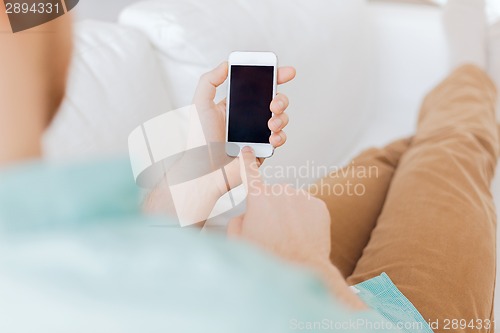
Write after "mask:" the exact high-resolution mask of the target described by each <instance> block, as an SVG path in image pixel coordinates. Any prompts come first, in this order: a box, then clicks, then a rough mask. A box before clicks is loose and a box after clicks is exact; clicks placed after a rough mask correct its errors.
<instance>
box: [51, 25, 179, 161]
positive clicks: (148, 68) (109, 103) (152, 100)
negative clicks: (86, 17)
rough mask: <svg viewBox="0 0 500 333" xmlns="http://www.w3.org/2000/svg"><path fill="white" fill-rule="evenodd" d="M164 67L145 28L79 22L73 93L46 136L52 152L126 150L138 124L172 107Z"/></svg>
mask: <svg viewBox="0 0 500 333" xmlns="http://www.w3.org/2000/svg"><path fill="white" fill-rule="evenodd" d="M159 68H160V67H159V63H158V59H157V58H156V54H155V52H153V49H152V47H151V44H150V43H149V41H148V40H147V38H145V36H144V35H143V34H141V33H140V32H138V31H136V30H134V29H131V28H128V27H121V26H119V25H116V24H108V23H99V22H94V21H85V22H82V23H78V24H76V26H75V50H74V57H73V63H72V66H71V71H70V77H69V83H68V88H67V94H66V98H65V100H64V102H63V104H62V107H61V110H60V112H59V114H58V116H57V117H56V119H55V121H54V123H53V126H52V127H51V129H50V130H49V132H48V133H47V135H46V140H45V151H46V156H47V157H49V158H51V159H74V158H84V157H98V156H108V155H110V154H111V155H119V154H126V153H127V151H128V150H127V139H128V135H129V134H130V132H131V131H132V130H133V129H134V128H135V127H137V126H138V125H140V124H142V123H143V122H144V121H146V120H149V119H151V118H153V117H154V116H157V115H159V114H162V113H164V112H167V111H170V110H172V105H171V103H170V100H169V97H168V94H167V92H168V90H167V88H166V85H165V80H164V77H163V74H162V71H161V70H160V69H159Z"/></svg>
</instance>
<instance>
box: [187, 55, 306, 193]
mask: <svg viewBox="0 0 500 333" xmlns="http://www.w3.org/2000/svg"><path fill="white" fill-rule="evenodd" d="M228 71H229V65H228V63H227V62H223V63H222V64H220V65H219V66H218V67H217V68H215V69H213V70H212V71H210V72H208V73H205V74H204V75H202V77H201V78H200V81H199V83H198V87H197V89H196V93H195V96H194V104H195V105H196V108H197V110H198V114H199V116H200V120H201V123H202V127H203V131H204V134H205V137H206V140H207V142H212V143H214V142H215V143H224V142H225V141H226V111H227V98H225V99H223V100H222V101H220V102H215V101H214V99H215V96H216V93H217V88H219V87H220V86H221V85H222V84H223V83H224V82H225V81H226V80H227V78H228ZM295 74H296V72H295V69H294V68H293V67H280V68H279V69H278V70H277V83H278V85H282V84H285V83H288V82H290V81H292V80H293V79H294V78H295ZM288 105H289V101H288V97H287V96H285V95H284V94H281V93H278V94H277V95H276V96H275V97H274V99H273V100H272V102H271V103H270V105H269V111H270V112H271V113H272V115H273V116H272V117H271V118H270V119H269V122H268V127H269V131H270V133H272V134H271V136H270V137H269V142H270V144H271V145H272V146H273V147H274V148H278V147H281V146H282V145H284V144H285V142H286V140H287V136H286V134H285V132H284V129H285V127H286V126H287V125H288V121H289V119H288V115H287V114H286V112H285V111H286V109H287V108H288ZM263 161H264V159H258V165H261V164H262V163H263ZM225 171H226V175H227V178H228V179H227V180H228V183H229V186H227V184H218V186H217V188H218V194H217V195H219V196H220V195H223V194H224V193H226V192H227V190H228V187H229V188H231V189H232V188H234V187H236V186H238V185H239V184H241V178H240V169H239V164H238V159H235V160H234V161H233V163H230V164H229V165H228V166H227V167H226V168H225Z"/></svg>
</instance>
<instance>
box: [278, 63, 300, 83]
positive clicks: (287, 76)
mask: <svg viewBox="0 0 500 333" xmlns="http://www.w3.org/2000/svg"><path fill="white" fill-rule="evenodd" d="M296 74H297V71H296V70H295V68H293V67H280V68H278V84H285V83H287V82H290V81H292V80H293V79H294V78H295V75H296Z"/></svg>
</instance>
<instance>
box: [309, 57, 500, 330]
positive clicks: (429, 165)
mask: <svg viewBox="0 0 500 333" xmlns="http://www.w3.org/2000/svg"><path fill="white" fill-rule="evenodd" d="M495 105H496V90H495V86H494V84H493V82H492V81H491V80H490V79H489V77H488V76H487V75H486V74H485V73H484V72H483V71H482V70H480V69H479V68H477V67H474V66H472V65H466V66H463V67H461V68H459V69H457V70H456V71H455V72H453V73H452V74H451V75H450V76H449V77H448V78H447V79H446V80H445V81H444V82H443V83H442V84H440V85H439V86H438V87H437V88H436V89H434V90H433V91H432V92H431V93H430V94H429V95H428V96H427V97H426V99H425V101H424V103H423V105H422V109H421V112H420V116H419V120H418V127H417V131H416V134H415V136H414V137H412V138H409V139H403V140H399V141H396V142H393V143H391V144H389V145H388V146H386V147H385V148H382V149H370V150H367V151H365V152H363V153H362V154H361V155H359V156H358V157H356V158H355V159H354V160H353V163H351V164H350V165H349V166H348V167H347V168H355V172H336V173H335V174H331V175H329V176H328V177H326V178H324V179H322V180H321V181H319V182H318V184H317V185H318V188H319V189H320V190H319V191H318V193H317V196H318V197H319V198H321V199H322V200H324V201H325V202H326V204H327V206H328V209H329V211H330V214H331V218H332V228H331V239H332V251H331V260H332V262H333V263H334V264H335V265H336V266H337V267H338V268H339V269H340V271H341V272H342V274H343V275H344V277H345V278H346V279H347V281H348V283H350V284H356V283H359V282H362V281H364V280H367V279H370V278H372V277H374V276H377V275H379V274H381V273H382V272H386V273H387V274H388V275H389V277H390V278H391V279H392V280H393V282H394V283H395V284H396V285H397V287H398V288H399V290H401V291H402V292H403V294H404V295H405V296H406V297H407V298H408V299H409V300H410V301H411V302H412V303H413V304H414V305H415V307H416V308H417V309H418V310H419V311H420V312H421V314H422V315H423V317H424V318H425V319H426V320H429V321H431V322H434V323H435V322H438V326H437V327H436V326H435V327H434V328H435V331H436V332H488V331H493V327H492V326H493V325H490V326H491V327H490V328H488V325H487V322H488V320H492V319H493V298H494V288H495V269H496V267H495V264H496V212H495V207H494V203H493V198H492V194H491V192H490V185H491V181H492V178H493V175H494V170H495V167H496V163H497V158H498V155H499V134H498V128H497V122H496V118H495ZM363 168H364V169H365V170H364V171H363ZM344 171H345V170H344ZM348 184H351V185H350V186H355V185H357V187H356V189H357V191H356V192H357V194H352V193H351V195H345V194H344V195H335V194H332V191H329V190H328V189H331V188H333V187H335V186H347V185H348ZM453 320H455V323H456V321H457V320H458V321H460V325H459V326H458V327H457V326H456V325H455V326H453V328H452V321H453ZM471 320H473V321H474V323H475V326H474V328H472V326H468V327H463V323H464V322H467V324H470V321H471ZM480 321H482V322H483V323H480ZM447 323H448V324H447ZM447 328H448V329H447Z"/></svg>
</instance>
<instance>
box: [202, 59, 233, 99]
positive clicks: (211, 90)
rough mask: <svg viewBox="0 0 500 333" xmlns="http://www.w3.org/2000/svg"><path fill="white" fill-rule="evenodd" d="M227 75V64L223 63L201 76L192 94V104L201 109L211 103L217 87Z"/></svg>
mask: <svg viewBox="0 0 500 333" xmlns="http://www.w3.org/2000/svg"><path fill="white" fill-rule="evenodd" d="M227 75H228V64H227V62H223V63H222V64H220V65H219V66H217V68H215V69H213V70H211V71H210V72H208V73H205V74H203V75H202V76H201V78H200V81H199V82H198V87H197V88H196V93H195V94H194V104H196V106H197V107H203V106H205V105H206V104H207V103H212V102H213V100H214V98H215V95H216V93H217V87H218V86H220V85H221V84H223V83H224V82H225V81H226V79H227Z"/></svg>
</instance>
